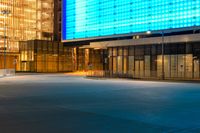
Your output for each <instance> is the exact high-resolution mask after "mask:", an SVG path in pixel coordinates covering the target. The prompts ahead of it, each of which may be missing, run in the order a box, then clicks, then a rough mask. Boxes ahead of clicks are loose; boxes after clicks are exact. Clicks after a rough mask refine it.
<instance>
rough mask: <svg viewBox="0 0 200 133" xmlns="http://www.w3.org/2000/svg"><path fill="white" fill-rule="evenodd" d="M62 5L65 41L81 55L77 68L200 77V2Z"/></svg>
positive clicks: (67, 0)
mask: <svg viewBox="0 0 200 133" xmlns="http://www.w3.org/2000/svg"><path fill="white" fill-rule="evenodd" d="M62 6H63V7H62V41H63V43H64V45H65V46H69V49H71V50H72V51H74V52H72V53H75V54H73V55H72V61H73V62H72V64H76V65H75V66H76V67H74V68H73V70H74V71H77V70H88V69H92V70H93V72H91V75H96V76H98V75H100V76H108V77H130V78H156V79H200V0H193V1H188V0H173V1H170V0H148V1H141V0H63V1H62ZM88 55H89V56H88ZM80 59H81V60H82V61H80ZM81 66H87V67H81ZM97 66H99V67H97Z"/></svg>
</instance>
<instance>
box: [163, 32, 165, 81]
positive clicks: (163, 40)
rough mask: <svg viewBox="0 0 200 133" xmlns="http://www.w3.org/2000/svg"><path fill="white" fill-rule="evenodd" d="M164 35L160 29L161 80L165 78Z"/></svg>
mask: <svg viewBox="0 0 200 133" xmlns="http://www.w3.org/2000/svg"><path fill="white" fill-rule="evenodd" d="M164 37H165V34H164V31H162V80H164V79H165V68H164V66H165V62H164V52H165V51H164V49H165V44H164V41H165V40H164V39H165V38H164Z"/></svg>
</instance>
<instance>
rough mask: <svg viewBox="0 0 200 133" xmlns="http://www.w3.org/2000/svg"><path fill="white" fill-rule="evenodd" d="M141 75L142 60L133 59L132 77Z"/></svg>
mask: <svg viewBox="0 0 200 133" xmlns="http://www.w3.org/2000/svg"><path fill="white" fill-rule="evenodd" d="M143 76H144V61H143V60H137V61H135V72H134V77H135V78H142V77H143Z"/></svg>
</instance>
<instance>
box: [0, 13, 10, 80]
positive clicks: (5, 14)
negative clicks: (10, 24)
mask: <svg viewBox="0 0 200 133" xmlns="http://www.w3.org/2000/svg"><path fill="white" fill-rule="evenodd" d="M10 13H11V11H10V10H2V11H1V14H2V15H4V16H5V17H4V76H6V49H7V48H6V16H8V15H9V14H10Z"/></svg>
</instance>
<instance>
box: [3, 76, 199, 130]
mask: <svg viewBox="0 0 200 133" xmlns="http://www.w3.org/2000/svg"><path fill="white" fill-rule="evenodd" d="M0 133H200V84H195V83H174V82H173V83H170V82H154V81H134V80H120V79H102V80H94V79H87V78H84V77H81V76H70V75H64V74H55V75H53V74H41V75H39V74H35V75H28V74H27V75H19V76H15V77H6V78H0Z"/></svg>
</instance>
